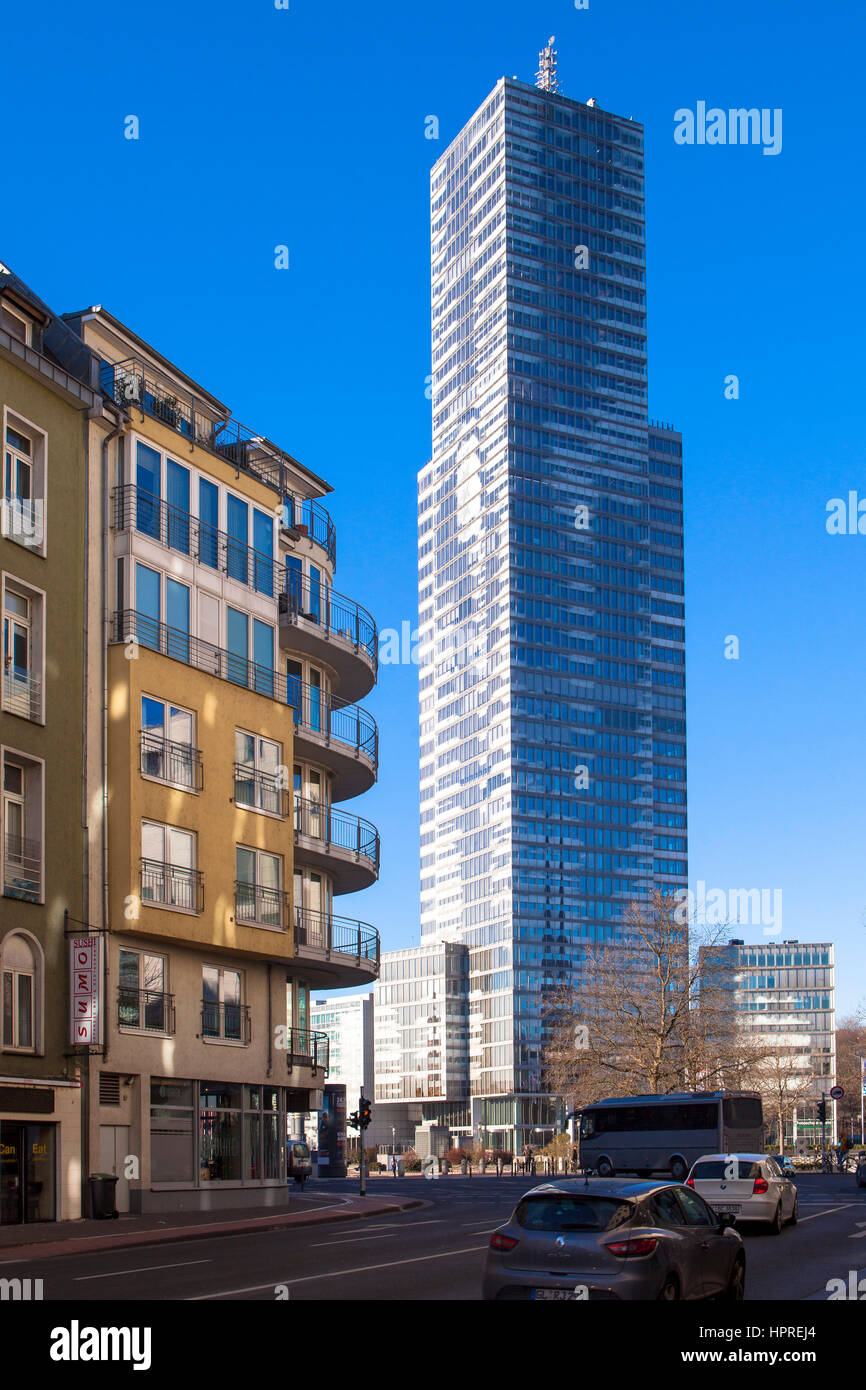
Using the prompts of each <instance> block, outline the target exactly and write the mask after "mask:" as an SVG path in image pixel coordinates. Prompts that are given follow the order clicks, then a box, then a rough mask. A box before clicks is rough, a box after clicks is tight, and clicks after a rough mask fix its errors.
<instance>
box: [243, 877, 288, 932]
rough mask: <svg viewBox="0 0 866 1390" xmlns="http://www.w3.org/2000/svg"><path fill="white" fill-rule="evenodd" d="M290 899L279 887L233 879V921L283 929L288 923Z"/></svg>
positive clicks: (246, 925) (266, 928) (277, 929)
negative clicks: (268, 886)
mask: <svg viewBox="0 0 866 1390" xmlns="http://www.w3.org/2000/svg"><path fill="white" fill-rule="evenodd" d="M290 906H291V900H290V897H289V894H288V893H283V892H281V890H280V889H279V888H266V887H265V886H264V885H263V884H260V883H247V882H245V881H244V880H242V879H236V880H235V921H236V922H240V923H241V925H242V926H245V927H263V928H265V930H267V931H285V930H286V928H287V927H288V924H289V908H290Z"/></svg>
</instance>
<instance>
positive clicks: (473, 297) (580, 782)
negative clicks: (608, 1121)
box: [418, 78, 687, 1147]
mask: <svg viewBox="0 0 866 1390" xmlns="http://www.w3.org/2000/svg"><path fill="white" fill-rule="evenodd" d="M543 80H544V79H543V78H542V81H543ZM554 85H555V84H554ZM430 194H431V253H432V255H431V272H432V351H433V361H432V401H433V451H432V458H431V461H430V462H429V463H428V464H427V465H426V466H425V467H424V468H423V469H422V470H421V472H420V475H419V483H418V539H419V560H418V564H419V633H420V638H421V643H422V651H423V653H424V658H423V660H422V665H421V670H420V808H421V931H422V940H424V939H429V938H434V937H440V938H442V937H444V938H445V939H448V938H452V939H454V940H460V941H461V942H463V943H464V944H465V945H466V946H467V947H468V950H469V1025H470V1035H469V1060H468V1067H467V1074H466V1077H465V1088H464V1095H463V1098H464V1099H465V1102H466V1111H467V1113H466V1116H465V1118H466V1128H467V1129H468V1128H469V1127H470V1126H471V1129H472V1131H473V1132H477V1130H478V1127H479V1126H480V1127H481V1129H482V1130H483V1132H484V1134H485V1136H486V1137H487V1140H488V1142H489V1143H491V1144H500V1143H501V1144H505V1145H509V1146H510V1145H512V1144H513V1145H517V1146H521V1147H522V1145H523V1144H524V1143H526V1142H531V1143H532V1144H533V1145H535V1144H537V1143H538V1142H539V1138H540V1137H542V1136H544V1135H547V1137H549V1134H550V1130H551V1128H552V1126H553V1124H554V1120H555V1115H554V1108H553V1106H552V1104H551V1102H550V1099H549V1097H547V1096H546V1094H545V1092H544V1088H543V1079H542V1067H541V1061H542V1048H543V1043H544V999H545V994H546V992H547V991H549V990H551V989H554V988H556V987H557V986H558V985H560V984H563V983H567V982H573V981H579V976H580V967H581V961H582V959H583V958H584V955H585V952H586V949H587V947H588V946H591V945H592V944H594V943H596V942H602V941H608V940H612V939H615V937H616V935H617V933H618V929H619V924H620V922H621V921H622V919H623V914H624V912H625V911H626V909H627V907H628V906H629V904H630V903H632V902H633V901H635V900H636V899H640V898H645V897H647V896H648V895H649V893H650V892H651V891H652V889H653V888H654V887H663V888H664V890H665V891H671V892H672V891H675V890H676V889H677V888H680V887H684V886H685V885H686V882H687V877H686V874H687V868H686V781H685V777H686V772H685V769H686V762H685V666H684V609H683V602H684V599H683V532H682V458H681V453H682V451H681V439H680V436H679V434H678V433H677V432H676V431H675V430H673V429H672V428H670V427H668V426H666V425H657V424H655V423H653V422H651V421H650V420H649V418H648V412H647V355H646V308H645V237H644V178H643V128H642V126H641V125H640V124H639V123H638V122H636V121H634V120H632V119H631V118H625V117H622V116H615V115H613V114H611V113H609V112H606V111H603V110H601V108H600V107H598V106H597V105H596V104H595V102H594V100H590V101H589V102H587V103H584V102H581V101H575V100H572V99H570V98H568V97H566V96H562V95H560V94H559V93H558V92H555V91H551V90H538V89H536V88H534V87H531V86H528V85H526V84H525V83H522V82H518V81H516V80H511V79H507V78H502V79H501V80H500V81H499V82H498V83H497V85H496V87H495V88H494V90H493V91H492V92H491V94H490V95H489V97H487V98H486V100H485V101H484V102H483V104H482V105H481V106H480V107H479V108H478V110H477V111H476V112H475V114H474V115H473V116H472V117H471V118H470V120H469V122H468V123H467V125H466V126H464V128H463V130H461V132H460V133H459V135H458V136H457V137H456V139H455V140H454V141H453V142H452V143H451V145H450V146H449V147H448V149H447V150H446V151H445V153H444V154H443V155H442V157H441V159H439V160H438V162H437V163H436V165H435V166H434V168H433V171H432V175H431V189H430ZM458 1099H460V1097H457V1096H451V1095H449V1096H448V1098H447V1100H448V1102H449V1103H450V1102H453V1101H455V1100H458Z"/></svg>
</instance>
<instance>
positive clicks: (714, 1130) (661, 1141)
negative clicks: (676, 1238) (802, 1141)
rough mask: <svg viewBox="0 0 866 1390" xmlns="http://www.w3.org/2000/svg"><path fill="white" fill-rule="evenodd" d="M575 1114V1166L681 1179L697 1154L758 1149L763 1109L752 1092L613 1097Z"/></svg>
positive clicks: (600, 1172) (606, 1172) (601, 1172)
mask: <svg viewBox="0 0 866 1390" xmlns="http://www.w3.org/2000/svg"><path fill="white" fill-rule="evenodd" d="M579 1113H580V1165H581V1168H583V1169H584V1170H586V1169H590V1170H591V1171H592V1172H594V1173H598V1175H599V1177H612V1176H613V1175H614V1173H616V1172H621V1173H637V1175H638V1177H639V1178H648V1177H649V1176H650V1174H651V1173H670V1175H671V1177H672V1178H673V1179H674V1181H675V1182H684V1181H685V1178H686V1176H687V1174H688V1171H689V1169H690V1168H691V1166H692V1164H693V1163H694V1162H695V1160H696V1159H698V1158H700V1157H701V1156H702V1155H703V1154H718V1153H762V1152H763V1148H764V1112H763V1106H762V1104H761V1097H760V1096H759V1095H758V1094H757V1092H755V1091H696V1092H691V1091H680V1092H673V1093H669V1094H668V1095H664V1096H615V1097H611V1098H610V1099H609V1100H599V1101H596V1102H595V1103H594V1104H592V1105H586V1106H584V1107H583V1109H582V1110H581V1111H580V1112H579Z"/></svg>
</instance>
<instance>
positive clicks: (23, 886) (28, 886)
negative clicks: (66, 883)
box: [3, 835, 42, 903]
mask: <svg viewBox="0 0 866 1390" xmlns="http://www.w3.org/2000/svg"><path fill="white" fill-rule="evenodd" d="M3 896H4V898H17V899H18V900H19V901H20V902H25V903H38V902H41V900H42V846H41V844H40V843H39V841H38V840H26V839H24V838H23V837H22V836H21V835H6V836H5V837H4V840H3Z"/></svg>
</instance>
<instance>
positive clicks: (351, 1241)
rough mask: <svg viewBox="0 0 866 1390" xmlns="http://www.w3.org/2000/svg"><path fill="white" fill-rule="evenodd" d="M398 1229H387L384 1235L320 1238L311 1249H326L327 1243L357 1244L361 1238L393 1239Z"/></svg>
mask: <svg viewBox="0 0 866 1390" xmlns="http://www.w3.org/2000/svg"><path fill="white" fill-rule="evenodd" d="M396 1234H397V1232H396V1231H386V1233H385V1235H383V1236H349V1237H348V1239H345V1240H319V1241H316V1244H315V1245H311V1246H310V1247H309V1249H310V1250H324V1248H325V1246H326V1245H355V1244H356V1243H357V1242H358V1241H359V1240H393V1239H394V1237H395V1236H396Z"/></svg>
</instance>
